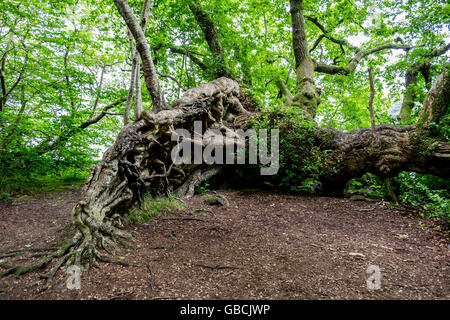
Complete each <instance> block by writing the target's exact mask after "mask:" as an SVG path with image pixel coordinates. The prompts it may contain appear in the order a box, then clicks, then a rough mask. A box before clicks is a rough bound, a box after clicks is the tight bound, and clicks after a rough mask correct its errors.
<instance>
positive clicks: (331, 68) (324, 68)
mask: <svg viewBox="0 0 450 320" xmlns="http://www.w3.org/2000/svg"><path fill="white" fill-rule="evenodd" d="M411 48H412V46H409V45H403V44H398V43H386V44H382V45H379V46H376V47H374V48H372V49H368V50H361V51H359V52H357V53H356V54H355V55H354V57H353V58H352V59H351V60H350V62H349V63H348V64H347V65H346V66H335V65H330V64H326V63H320V62H315V71H317V72H322V73H328V74H343V75H348V74H350V73H352V72H353V71H355V69H356V66H357V65H358V64H359V63H360V62H361V60H362V59H364V58H365V57H367V56H368V55H371V54H373V53H376V52H379V51H383V50H387V49H401V50H410V49H411Z"/></svg>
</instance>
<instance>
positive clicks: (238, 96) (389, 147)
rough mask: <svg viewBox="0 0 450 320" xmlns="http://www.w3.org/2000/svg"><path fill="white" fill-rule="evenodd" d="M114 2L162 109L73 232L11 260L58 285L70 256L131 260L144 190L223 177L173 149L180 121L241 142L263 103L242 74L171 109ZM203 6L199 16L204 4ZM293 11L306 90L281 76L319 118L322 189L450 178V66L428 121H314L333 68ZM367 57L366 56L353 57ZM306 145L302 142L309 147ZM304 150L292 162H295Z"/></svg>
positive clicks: (104, 163) (103, 172) (129, 130)
mask: <svg viewBox="0 0 450 320" xmlns="http://www.w3.org/2000/svg"><path fill="white" fill-rule="evenodd" d="M114 2H115V3H116V5H117V6H118V8H119V12H120V13H121V14H122V15H123V16H124V21H125V22H126V23H127V24H128V26H129V29H130V31H131V32H132V34H133V35H134V37H135V41H136V47H137V50H138V51H139V53H140V55H141V58H142V60H143V66H144V75H145V79H146V81H147V87H149V90H150V92H151V93H152V91H151V90H153V91H154V92H153V93H152V98H153V99H154V101H153V102H154V105H155V108H156V111H157V112H150V111H148V110H144V111H143V112H142V114H141V116H140V117H139V118H137V119H136V120H135V121H134V122H133V123H130V124H128V125H126V126H125V127H124V128H123V129H122V130H121V132H120V133H119V135H118V137H117V139H116V141H115V143H114V145H112V146H111V147H110V148H109V149H108V150H107V151H106V152H105V154H104V155H103V158H102V160H101V161H100V162H99V163H98V164H97V165H96V166H95V168H94V169H93V170H92V172H91V174H90V175H89V177H88V179H87V182H86V185H85V186H84V189H83V193H82V195H81V199H80V201H79V202H78V203H77V205H76V206H75V207H74V208H73V211H72V225H73V227H74V228H75V230H76V231H75V235H74V236H73V238H72V239H71V240H70V241H69V242H67V243H65V244H64V245H63V246H60V247H58V248H57V249H56V250H54V251H52V252H51V254H49V255H47V256H45V257H44V258H43V259H42V260H41V261H39V262H38V263H37V264H34V265H31V266H12V267H10V268H9V269H8V270H6V271H5V272H4V273H3V274H2V275H3V276H5V275H8V274H16V275H20V274H23V273H26V272H29V271H34V270H37V269H40V268H43V267H45V266H47V265H48V264H49V263H50V262H51V261H53V260H55V262H54V264H53V267H52V268H51V270H50V271H49V275H48V281H47V285H49V284H50V283H51V280H52V278H53V277H54V275H55V273H56V272H57V271H58V269H60V268H61V267H62V266H64V265H78V266H84V267H85V269H88V268H89V267H91V266H95V265H96V261H97V260H99V261H105V262H113V263H114V262H116V263H120V264H127V262H125V261H121V260H116V259H114V258H113V257H112V256H111V255H112V254H113V251H112V248H114V247H115V245H116V243H120V244H122V245H125V246H130V245H132V244H133V235H132V234H131V233H130V232H129V231H127V230H125V229H124V228H123V224H122V219H123V218H124V217H125V216H126V215H127V213H128V212H129V209H130V208H132V207H133V206H136V205H138V204H139V203H140V201H141V200H142V196H143V194H144V193H146V192H148V193H150V194H152V195H168V194H172V193H175V194H177V195H179V196H191V195H193V193H194V190H195V188H196V187H197V186H199V185H200V184H201V183H202V182H204V181H206V180H207V179H211V178H212V177H214V176H217V175H218V174H219V173H220V172H221V171H222V170H223V169H224V168H225V166H226V165H223V164H207V163H205V162H203V161H202V162H200V163H174V161H173V157H172V150H173V149H174V147H176V145H177V142H178V139H173V137H177V130H178V129H184V130H186V132H188V133H189V135H190V137H191V138H189V139H191V142H192V143H193V144H194V145H196V146H198V147H199V148H201V149H202V150H204V149H206V148H208V147H209V146H211V145H213V144H215V147H217V143H219V148H222V149H226V148H235V147H236V146H237V145H242V144H243V143H244V144H245V140H244V142H243V141H242V140H240V139H238V136H237V135H236V134H235V133H234V130H235V129H248V128H250V127H251V126H252V123H255V121H257V120H258V117H260V113H259V112H251V111H249V109H250V108H249V107H248V106H247V104H248V97H246V96H245V94H244V93H243V92H242V91H241V89H240V85H239V83H238V82H237V81H235V80H233V79H229V78H225V77H220V78H218V79H215V80H213V81H211V82H208V83H205V84H203V85H201V86H199V87H197V88H193V89H190V90H188V91H186V92H185V94H184V95H183V96H182V97H181V98H180V99H178V100H176V101H175V102H174V103H173V105H172V107H171V108H167V107H166V104H165V99H164V97H163V95H162V91H161V89H160V87H159V85H155V86H154V84H155V83H156V84H157V78H156V71H155V68H154V65H153V63H152V58H151V55H150V50H149V48H148V46H147V45H146V44H145V43H144V42H145V37H144V35H143V32H142V30H141V29H140V28H139V24H138V22H137V19H136V18H135V17H134V16H133V15H132V13H131V11H130V10H129V7H127V6H128V4H127V2H126V1H123V0H114ZM195 10H197V11H196V12H197V14H198V15H200V11H198V10H200V9H198V8H195ZM291 15H292V27H293V48H294V52H295V60H296V70H297V90H298V91H297V93H296V94H295V96H294V95H292V94H291V93H289V91H288V89H287V88H286V86H285V85H284V83H283V82H282V81H279V82H278V85H279V88H280V90H281V91H282V92H283V94H284V96H285V98H286V100H285V106H286V107H295V108H298V109H300V110H303V115H304V116H303V117H302V118H300V119H295V120H290V121H297V122H302V121H308V122H309V123H311V122H312V123H313V126H312V130H310V134H311V135H312V139H310V141H313V142H312V143H313V146H314V148H315V150H316V151H317V152H320V153H321V155H322V157H321V161H322V162H323V168H322V170H321V171H320V174H318V176H316V177H315V178H316V179H318V180H319V181H320V182H321V184H322V186H323V192H325V193H336V192H339V191H340V190H342V189H343V187H344V185H345V183H346V182H348V181H349V180H350V179H352V178H354V177H359V176H361V175H363V174H364V173H367V172H370V173H373V174H376V175H378V176H380V177H383V178H389V177H393V176H395V175H397V174H398V173H399V172H401V171H415V172H420V173H431V174H434V175H438V176H442V177H449V173H450V170H449V168H450V166H449V159H450V144H449V143H448V142H447V141H446V140H445V139H444V138H443V137H442V136H441V135H440V134H439V133H436V132H435V130H434V129H433V128H434V127H435V125H436V124H439V121H440V119H441V118H442V117H443V116H444V115H445V114H446V113H447V112H448V106H449V103H450V92H449V91H450V73H449V71H448V70H445V71H444V72H443V73H442V74H441V75H440V76H439V77H438V78H437V79H436V81H435V82H434V84H433V86H432V88H431V90H430V91H429V93H428V95H427V97H426V99H425V100H424V103H423V108H422V111H421V114H420V116H419V120H418V122H417V123H416V124H414V125H409V126H396V125H388V124H382V125H378V126H376V127H375V128H374V131H375V135H374V134H373V131H372V129H371V128H363V129H358V130H354V131H351V132H342V131H338V130H336V129H333V128H319V126H318V125H317V124H314V123H315V122H314V117H315V114H316V109H317V106H318V105H319V104H320V97H319V96H320V90H318V88H316V86H315V82H314V77H313V76H314V72H328V71H329V68H327V67H326V66H325V65H320V66H317V64H316V63H315V62H314V61H313V60H312V59H311V57H310V56H309V53H308V52H309V50H308V47H307V46H308V45H307V42H306V37H305V30H304V18H303V8H302V1H299V0H291ZM201 18H202V21H205V19H206V16H204V15H203V14H202V15H201ZM204 29H205V33H207V32H208V30H209V31H211V30H213V27H212V26H211V24H210V23H209V22H208V28H204ZM211 39H212V38H211ZM214 39H217V37H216V38H214ZM385 47H386V48H392V47H395V46H388V45H386V46H385ZM383 48H384V47H383ZM380 50H381V49H380ZM367 54H369V53H367ZM362 58H363V56H362V55H361V57H359V58H358V59H356V60H355V61H354V64H355V65H356V64H357V63H358V62H359V61H360V60H361V59H362ZM352 61H353V60H352ZM333 72H334V71H333ZM348 72H351V70H349V71H348ZM273 120H274V121H273V122H274V123H275V124H276V125H275V127H278V128H283V126H284V125H285V124H284V123H283V120H282V119H281V120H280V119H278V118H277V116H276V115H274V119H273ZM195 121H200V122H201V123H202V131H200V132H198V131H196V129H195V126H194V122H195ZM285 128H287V131H289V130H291V129H290V128H292V127H290V126H289V125H287V126H286V127H285ZM208 129H214V130H217V132H219V133H221V134H223V135H224V136H225V138H223V139H219V140H217V139H215V137H214V135H212V136H211V135H209V133H208V135H206V133H207V130H208ZM283 132H286V131H283V130H281V131H280V134H283ZM218 141H219V142H218ZM298 147H299V148H298V150H301V149H302V150H304V148H301V146H298ZM280 152H283V150H280ZM299 152H300V151H299ZM295 159H297V158H295V157H294V158H292V159H285V160H284V161H294V162H295V161H296V160H295ZM299 167H301V165H299ZM107 254H110V255H107Z"/></svg>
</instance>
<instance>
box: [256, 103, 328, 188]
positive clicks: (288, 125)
mask: <svg viewBox="0 0 450 320" xmlns="http://www.w3.org/2000/svg"><path fill="white" fill-rule="evenodd" d="M252 125H253V127H254V128H255V129H256V130H259V129H268V130H270V129H279V135H280V145H279V148H280V162H279V170H278V173H277V174H276V175H275V176H270V177H268V178H267V180H266V181H265V184H266V185H270V186H275V187H276V188H277V189H279V190H284V191H291V192H307V191H309V190H310V189H311V185H313V184H314V182H315V181H316V180H318V179H319V177H320V175H321V174H323V172H324V168H325V162H326V151H323V150H321V145H322V141H321V140H322V139H325V137H321V136H320V135H318V133H317V127H316V124H315V123H314V122H312V121H309V120H306V119H304V116H303V110H302V109H299V108H298V107H285V106H278V105H277V106H274V107H270V108H266V109H265V110H263V112H262V114H261V116H259V117H258V118H256V119H255V120H253V122H252ZM268 132H269V133H270V131H268ZM269 138H270V137H269Z"/></svg>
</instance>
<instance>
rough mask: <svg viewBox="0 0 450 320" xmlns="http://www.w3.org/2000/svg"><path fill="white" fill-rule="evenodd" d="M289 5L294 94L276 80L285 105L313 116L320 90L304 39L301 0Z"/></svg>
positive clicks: (280, 81) (318, 102)
mask: <svg viewBox="0 0 450 320" xmlns="http://www.w3.org/2000/svg"><path fill="white" fill-rule="evenodd" d="M290 5H291V10H290V13H291V19H292V44H293V49H294V57H295V68H296V76H297V92H296V95H295V96H293V95H291V94H288V91H287V88H286V86H285V85H284V83H283V81H282V80H278V82H277V85H278V87H279V88H280V90H281V91H282V92H284V94H285V98H286V101H285V105H292V106H297V107H299V108H302V109H304V110H305V111H306V112H307V114H308V115H309V116H310V117H311V118H314V117H315V115H316V111H317V107H318V105H319V104H320V91H319V90H318V89H317V87H316V84H315V82H314V63H313V60H312V58H311V56H310V55H309V50H308V42H307V40H306V32H305V20H304V17H303V0H290Z"/></svg>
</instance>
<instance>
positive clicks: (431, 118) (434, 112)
mask: <svg viewBox="0 0 450 320" xmlns="http://www.w3.org/2000/svg"><path fill="white" fill-rule="evenodd" d="M449 105H450V69H446V70H444V71H443V72H442V73H441V74H440V75H439V76H438V77H437V79H436V81H435V82H434V83H433V86H432V87H431V89H430V92H428V94H427V96H426V98H425V100H424V101H423V107H422V110H421V111H420V114H419V119H418V120H417V125H419V126H421V127H424V126H428V125H429V124H431V123H433V122H434V123H439V121H440V120H441V118H442V117H443V116H444V115H445V114H446V113H447V110H448V107H449Z"/></svg>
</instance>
